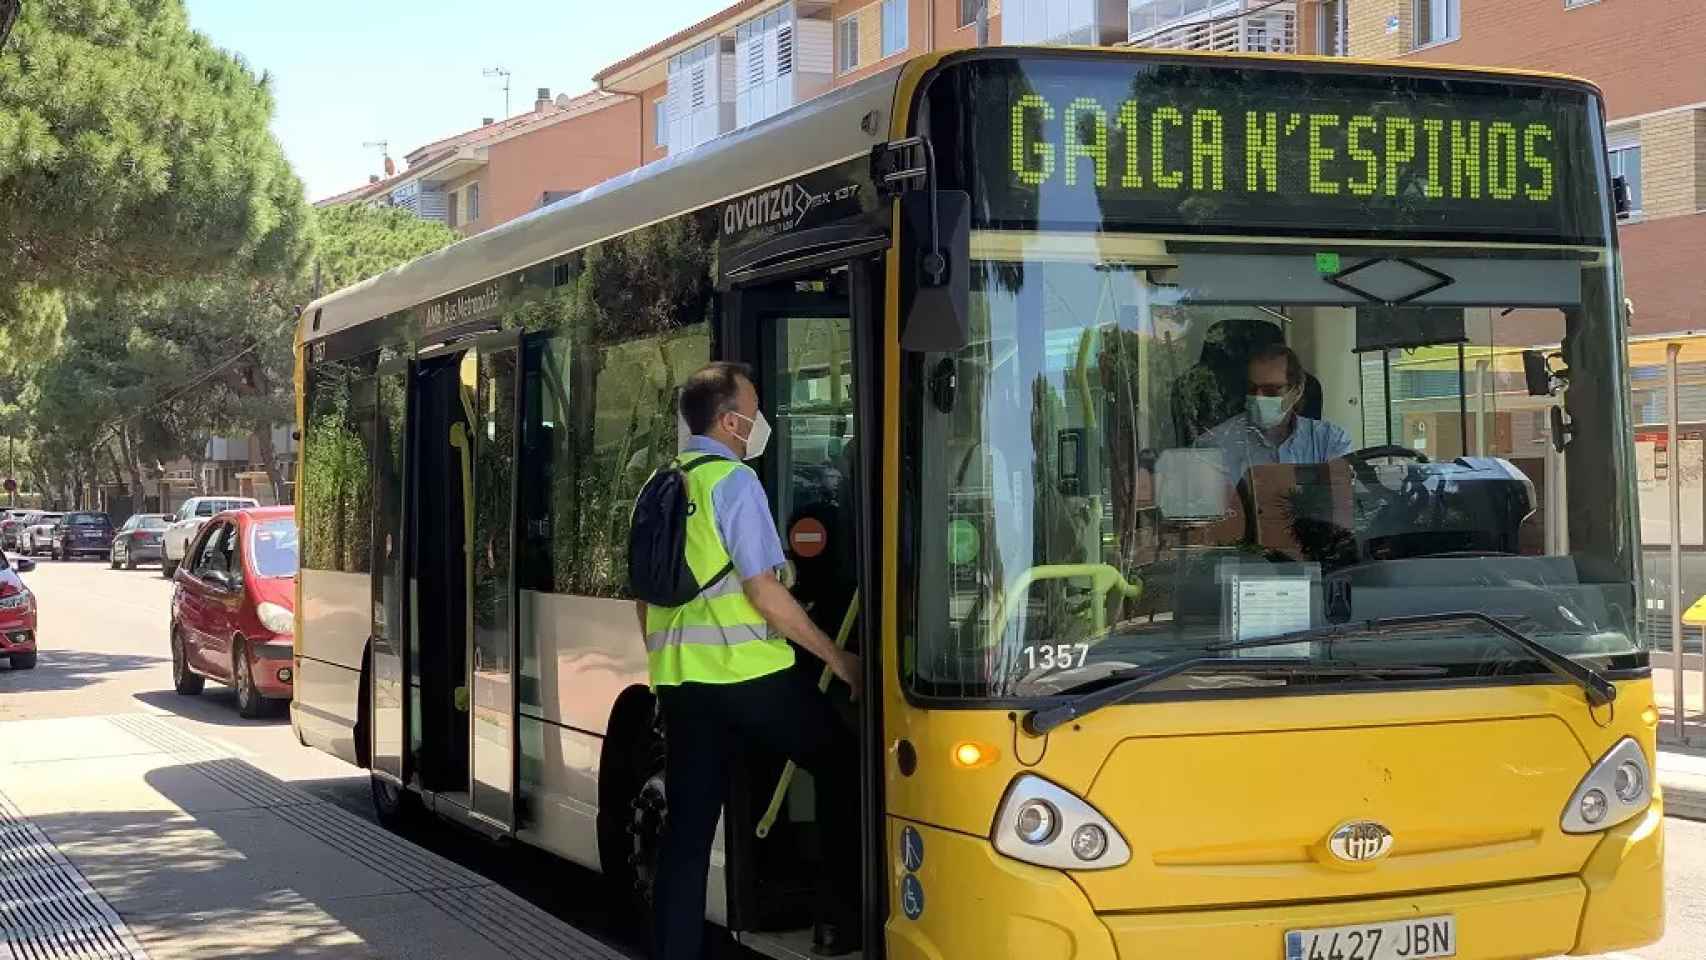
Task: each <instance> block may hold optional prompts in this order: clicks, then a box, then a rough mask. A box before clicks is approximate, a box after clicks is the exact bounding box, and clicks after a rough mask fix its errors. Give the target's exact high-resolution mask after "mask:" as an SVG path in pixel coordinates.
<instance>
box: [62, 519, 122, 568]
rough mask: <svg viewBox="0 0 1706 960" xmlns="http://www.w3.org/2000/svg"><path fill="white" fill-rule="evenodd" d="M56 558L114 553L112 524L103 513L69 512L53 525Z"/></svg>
mask: <svg viewBox="0 0 1706 960" xmlns="http://www.w3.org/2000/svg"><path fill="white" fill-rule="evenodd" d="M51 548H52V551H53V559H55V560H70V559H72V558H74V557H103V558H104V557H108V556H111V555H112V552H113V521H112V518H111V517H109V516H107V515H106V514H104V513H91V512H87V511H79V512H77V513H68V514H66V515H65V516H63V517H61V518H59V522H58V523H57V524H54V527H53V539H52V542H51Z"/></svg>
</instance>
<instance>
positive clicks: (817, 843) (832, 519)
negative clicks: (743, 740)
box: [725, 258, 882, 958]
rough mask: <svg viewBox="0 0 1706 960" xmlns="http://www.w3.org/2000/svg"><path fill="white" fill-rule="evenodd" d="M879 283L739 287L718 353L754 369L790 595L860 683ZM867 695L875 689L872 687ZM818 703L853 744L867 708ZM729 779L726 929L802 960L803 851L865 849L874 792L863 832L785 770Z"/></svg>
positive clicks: (836, 272)
mask: <svg viewBox="0 0 1706 960" xmlns="http://www.w3.org/2000/svg"><path fill="white" fill-rule="evenodd" d="M878 282H880V281H879V279H878V275H877V271H876V268H875V266H874V265H873V264H872V263H871V262H870V261H868V260H865V259H859V258H855V259H853V260H851V261H850V262H847V261H843V262H841V263H829V264H827V265H820V266H816V267H812V268H808V269H802V270H799V271H795V272H788V273H786V274H780V273H778V274H772V275H771V276H770V277H768V278H766V279H765V280H763V281H761V282H754V283H747V284H743V285H741V286H740V287H739V288H738V289H737V290H735V291H734V292H733V296H732V297H731V303H732V304H733V306H734V309H733V311H732V319H733V325H732V326H731V327H730V328H729V329H728V330H727V332H726V333H727V336H726V339H725V344H726V345H725V355H727V356H729V358H730V359H736V360H741V361H745V362H747V363H749V364H750V365H751V366H752V369H753V373H754V379H755V381H756V386H757V387H758V392H759V407H760V409H761V410H762V411H763V412H764V414H765V416H766V418H767V419H768V420H769V421H770V423H771V425H772V429H773V434H772V439H771V441H770V444H769V446H768V448H767V450H766V453H765V454H764V456H763V457H762V458H761V459H760V460H759V461H758V462H757V463H756V464H755V465H756V466H757V467H758V468H759V471H760V476H761V477H762V478H763V481H764V488H765V490H766V492H767V493H768V494H769V496H770V501H771V508H772V511H773V512H774V515H775V518H776V522H777V524H778V526H779V527H780V533H781V535H782V543H783V549H784V552H785V554H786V556H787V559H788V564H789V570H788V576H787V582H788V585H789V587H790V589H791V591H792V592H793V593H794V596H795V598H796V599H798V600H799V601H800V603H801V605H802V606H803V607H805V609H806V611H807V613H808V614H809V615H810V616H811V617H812V619H813V621H814V622H815V623H816V624H817V625H818V627H819V628H820V629H822V630H823V631H824V632H825V633H826V634H827V635H828V636H829V637H830V638H831V639H832V640H835V641H836V642H837V643H839V644H843V645H845V646H846V647H848V648H849V649H852V650H854V651H855V652H857V653H861V654H863V655H865V656H866V657H867V665H866V676H867V678H869V677H871V676H872V675H873V671H874V667H873V665H871V664H870V663H869V660H870V657H871V653H869V652H868V651H872V650H873V648H874V646H875V645H874V644H872V643H870V642H869V641H868V640H867V637H868V636H869V635H870V633H869V630H870V626H869V625H870V624H871V623H872V622H874V620H875V617H874V616H868V615H867V612H868V611H871V610H872V609H874V608H873V607H872V606H870V605H868V604H869V601H867V600H866V594H867V592H868V591H866V590H864V589H862V588H863V587H864V586H865V585H866V583H867V581H868V579H869V575H868V574H867V572H866V571H867V570H868V569H869V567H868V565H867V562H868V560H869V557H868V555H867V552H868V551H867V547H866V544H867V543H868V539H869V534H868V532H867V527H866V520H867V518H866V515H865V509H866V499H867V498H866V496H865V495H864V491H865V490H866V489H867V488H868V484H869V477H870V475H871V472H870V471H869V469H868V468H869V464H870V463H871V462H874V456H875V451H874V450H873V451H869V452H867V451H862V450H861V449H860V447H861V446H862V442H861V437H862V436H863V437H865V438H867V439H866V440H865V441H864V442H867V443H868V442H871V441H870V439H868V438H870V437H871V436H872V435H871V434H870V432H869V431H870V429H871V424H872V423H873V421H874V418H873V417H872V416H871V414H870V410H872V409H874V406H873V404H874V399H875V396H876V386H875V384H874V382H872V380H871V379H870V375H869V373H868V371H869V370H871V368H873V367H874V366H875V361H876V350H877V344H878V342H879V341H878V340H877V334H876V332H875V331H876V330H877V329H879V325H880V318H879V317H878V316H877V315H875V314H873V313H872V312H871V310H870V305H871V303H872V298H873V287H874V285H875V284H876V283H878ZM861 428H863V429H861ZM799 657H800V661H801V662H800V663H798V664H797V665H796V669H802V670H806V671H809V672H810V673H811V675H812V677H813V678H814V679H819V680H821V679H822V677H821V674H822V673H823V671H824V670H825V668H824V667H823V666H822V664H821V663H819V662H818V661H817V660H815V659H813V658H810V657H808V656H805V655H804V654H801V655H799ZM821 685H822V684H821V683H820V686H821ZM867 689H868V690H871V691H875V690H877V689H879V688H878V687H877V686H876V685H875V684H873V683H871V682H870V681H869V679H868V680H867ZM827 695H828V696H830V697H831V699H832V702H834V704H835V706H836V708H837V710H838V712H840V713H841V715H842V719H843V721H844V722H845V723H847V724H848V725H849V726H851V727H854V728H855V729H859V730H860V732H861V734H862V735H863V734H864V731H865V730H866V729H867V727H866V726H865V724H866V722H867V721H868V720H869V718H870V717H871V716H874V708H873V707H872V706H871V705H872V704H873V703H874V702H875V701H874V700H873V699H872V698H871V697H866V698H865V699H863V700H862V701H861V702H859V703H852V702H849V700H848V697H847V692H846V689H845V687H842V686H841V685H839V684H836V685H834V686H833V687H832V689H831V691H830V693H829V694H827ZM874 695H875V694H874V693H873V696H874ZM875 742H877V741H872V740H869V739H864V742H863V744H862V748H861V750H860V756H859V757H848V758H847V762H848V764H850V765H852V764H857V765H859V767H860V771H861V777H862V779H866V780H868V778H869V777H870V776H871V771H870V770H869V769H868V768H869V766H870V764H868V763H867V762H866V761H867V759H868V758H866V757H865V756H864V755H865V754H867V753H869V752H870V751H872V750H873V749H874V747H873V743H875ZM737 770H738V772H737V774H736V776H735V777H734V784H735V786H734V788H733V796H732V798H731V800H732V803H731V806H730V808H729V817H728V822H727V824H726V827H727V831H726V835H727V843H728V850H729V857H730V863H731V865H732V866H733V875H732V876H731V878H730V898H729V910H730V914H729V919H730V927H731V928H732V929H734V930H735V931H736V936H737V938H738V939H739V940H740V942H742V943H743V944H745V945H746V946H747V947H749V948H751V949H753V950H756V951H758V952H759V953H762V954H765V955H768V956H772V957H781V958H794V957H804V956H808V955H810V954H809V950H810V943H811V936H812V931H811V929H810V925H809V912H810V911H809V910H804V909H803V905H804V903H805V902H806V898H808V897H809V896H810V891H811V889H812V886H813V884H814V881H815V879H816V874H815V870H819V869H822V868H823V866H822V864H821V863H814V862H813V858H812V857H811V856H810V855H809V854H808V855H805V856H802V850H809V849H811V848H814V847H815V848H818V849H819V851H820V855H821V850H822V843H821V840H822V837H823V835H824V834H825V832H826V831H838V830H859V831H861V832H862V833H863V834H865V835H866V836H867V840H869V837H870V834H871V833H872V831H871V830H869V829H868V828H867V826H866V824H865V821H866V820H867V819H868V817H869V815H870V813H871V810H872V809H873V806H872V803H873V798H872V796H871V793H872V784H871V783H869V782H866V783H864V786H863V788H862V791H861V793H862V796H861V798H860V802H859V803H857V804H852V805H850V807H851V809H850V811H849V813H848V815H849V816H856V817H857V819H858V821H859V822H857V823H846V824H838V823H829V824H826V823H818V822H815V816H816V815H817V812H816V811H814V809H813V808H814V806H815V804H814V803H813V802H812V798H813V796H814V787H813V785H812V784H811V783H810V778H809V777H806V776H804V775H803V774H800V773H797V772H796V771H794V770H793V769H792V767H791V765H788V766H786V767H781V768H780V769H778V767H777V766H772V765H770V764H768V763H765V762H762V761H760V760H759V759H758V758H750V757H749V758H745V760H744V762H743V763H741V764H740V765H739V766H738V767H737ZM875 803H876V804H878V805H880V800H876V801H875ZM854 811H857V812H856V813H855V812H854ZM863 860H864V861H865V870H866V871H867V872H870V871H873V870H874V871H875V873H876V874H877V876H878V877H879V878H880V877H881V876H882V871H881V869H880V868H874V867H873V865H872V864H871V862H870V861H871V857H870V855H869V850H867V855H866V856H865V857H864V858H863ZM868 896H869V895H868V894H867V897H868ZM872 906H873V905H872V904H866V908H867V909H868V910H869V909H871V908H872ZM802 924H804V926H803V927H802ZM867 936H868V935H867Z"/></svg>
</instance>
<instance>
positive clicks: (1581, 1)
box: [1564, 0, 1599, 10]
mask: <svg viewBox="0 0 1706 960" xmlns="http://www.w3.org/2000/svg"><path fill="white" fill-rule="evenodd" d="M1598 2H1599V0H1564V9H1565V10H1568V9H1570V8H1571V7H1585V6H1587V5H1588V4H1590V3H1598Z"/></svg>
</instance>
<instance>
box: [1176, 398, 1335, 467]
mask: <svg viewBox="0 0 1706 960" xmlns="http://www.w3.org/2000/svg"><path fill="white" fill-rule="evenodd" d="M1196 445H1197V446H1199V447H1219V448H1220V450H1221V453H1222V454H1223V455H1224V456H1225V458H1226V472H1227V473H1228V474H1229V475H1230V477H1231V479H1232V481H1233V482H1234V483H1236V482H1237V481H1238V479H1239V478H1240V477H1242V476H1244V471H1246V470H1248V469H1249V468H1251V467H1260V466H1266V465H1268V464H1274V463H1326V462H1327V461H1328V460H1332V459H1335V458H1338V457H1342V456H1344V455H1345V454H1347V453H1350V452H1351V438H1350V435H1349V434H1347V433H1345V431H1344V430H1343V429H1342V428H1341V427H1340V426H1339V425H1338V424H1336V423H1329V422H1328V421H1326V420H1312V419H1310V418H1309V417H1296V418H1294V419H1293V421H1292V428H1291V436H1289V437H1286V438H1285V440H1284V441H1283V442H1281V443H1280V444H1279V445H1278V446H1275V445H1274V444H1273V443H1272V442H1270V441H1269V440H1268V435H1267V434H1265V433H1263V432H1262V431H1261V430H1260V429H1258V428H1257V427H1256V425H1255V424H1253V423H1251V422H1250V415H1249V414H1247V413H1240V414H1239V415H1237V416H1236V417H1233V418H1232V419H1230V420H1228V421H1226V422H1225V423H1223V424H1221V425H1220V426H1218V427H1215V428H1214V429H1212V430H1210V431H1208V432H1207V433H1205V434H1203V435H1202V436H1200V437H1198V438H1197V442H1196Z"/></svg>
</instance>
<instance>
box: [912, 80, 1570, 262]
mask: <svg viewBox="0 0 1706 960" xmlns="http://www.w3.org/2000/svg"><path fill="white" fill-rule="evenodd" d="M948 91H952V92H948ZM944 96H945V97H946V98H948V99H953V100H955V101H957V103H958V104H959V106H958V107H957V108H950V109H949V110H948V111H947V112H948V113H949V114H950V115H951V116H952V117H953V118H954V119H953V120H951V121H949V122H948V125H950V126H952V127H953V129H952V130H951V131H947V132H946V133H945V135H944V131H943V130H942V129H941V127H942V121H941V120H940V119H938V120H937V121H936V123H937V128H936V130H935V131H934V132H935V133H936V136H937V139H938V153H939V154H940V153H941V142H942V141H944V140H954V139H957V140H958V141H959V142H960V143H961V145H962V146H963V145H968V144H969V145H970V146H971V149H970V150H969V151H964V150H962V153H961V154H960V155H961V156H962V157H965V156H967V155H968V154H969V156H970V158H971V159H969V160H967V161H966V169H964V170H962V176H964V177H965V178H966V180H967V182H969V183H971V184H972V187H971V189H972V191H973V195H974V197H976V198H978V202H975V203H974V210H976V211H977V214H976V215H977V216H978V218H979V219H980V220H982V221H983V222H984V223H985V224H997V225H1000V224H1005V225H1011V226H1029V225H1042V226H1054V227H1067V228H1070V227H1074V226H1076V227H1097V226H1104V225H1122V226H1156V227H1168V226H1173V227H1177V226H1194V227H1200V228H1209V229H1212V230H1214V231H1215V232H1222V233H1224V232H1237V231H1239V230H1241V229H1249V230H1251V231H1256V230H1268V229H1278V230H1281V231H1284V232H1298V231H1308V232H1312V233H1319V232H1321V231H1322V230H1323V229H1327V230H1331V231H1333V232H1344V233H1350V234H1370V233H1392V232H1394V231H1397V232H1400V233H1402V234H1405V235H1417V236H1423V237H1444V236H1460V237H1464V238H1481V239H1487V238H1505V239H1513V240H1539V241H1552V242H1560V241H1562V242H1590V241H1591V240H1592V239H1593V238H1596V237H1598V236H1600V235H1601V234H1603V231H1604V226H1603V220H1604V216H1603V213H1602V212H1601V211H1600V207H1599V205H1600V203H1601V192H1602V191H1601V189H1600V185H1599V180H1600V176H1601V175H1600V173H1599V171H1600V169H1601V168H1600V167H1599V166H1598V164H1597V162H1596V154H1595V151H1596V147H1595V143H1596V141H1597V138H1595V137H1594V136H1592V135H1591V133H1590V131H1591V129H1592V126H1591V123H1592V121H1593V120H1594V118H1595V117H1596V113H1595V110H1596V107H1595V106H1594V105H1593V104H1594V101H1593V100H1592V99H1591V98H1590V97H1589V96H1588V95H1587V94H1586V93H1585V92H1583V91H1580V90H1577V89H1572V88H1568V87H1557V88H1544V87H1537V86H1528V85H1516V84H1508V85H1507V84H1497V83H1490V82H1485V81H1468V80H1461V79H1452V80H1449V81H1447V80H1439V79H1429V78H1405V77H1379V76H1372V75H1366V74H1351V73H1320V72H1302V71H1295V70H1275V69H1262V70H1256V69H1250V68H1229V67H1223V66H1211V65H1207V64H1200V65H1199V64H1191V65H1188V66H1186V65H1179V64H1167V63H1153V62H1142V61H1139V62H1136V63H1133V62H1131V61H1120V60H1106V61H1096V60H1090V59H1084V58H1060V59H1053V58H1036V59H1025V60H996V59H991V60H974V61H971V62H968V63H965V64H962V65H959V66H958V67H957V68H955V70H954V71H953V72H952V73H950V74H949V75H948V76H946V77H944V78H942V79H940V80H939V81H938V83H937V85H936V86H935V88H933V90H932V92H931V97H932V101H933V104H932V105H933V112H932V116H933V117H937V118H939V117H940V116H941V114H939V113H936V112H934V111H935V109H937V108H936V107H935V104H937V103H940V102H941V100H942V99H943V98H944Z"/></svg>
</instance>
